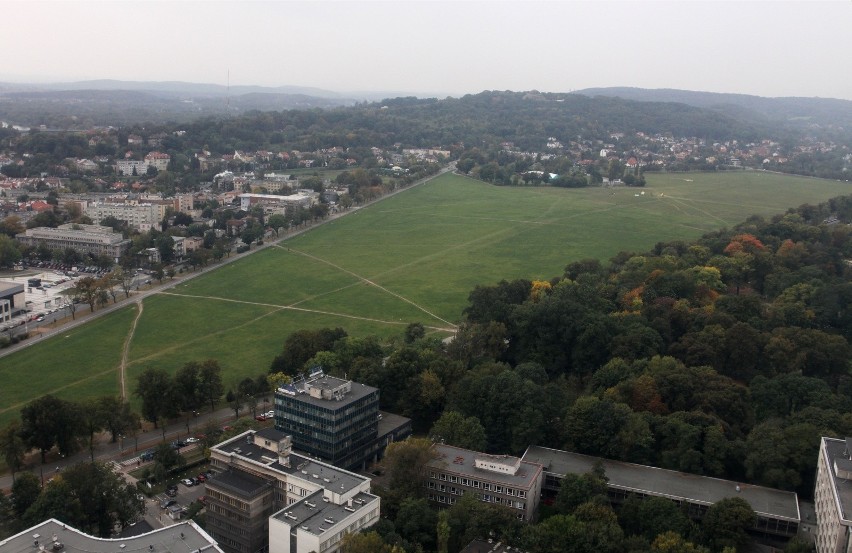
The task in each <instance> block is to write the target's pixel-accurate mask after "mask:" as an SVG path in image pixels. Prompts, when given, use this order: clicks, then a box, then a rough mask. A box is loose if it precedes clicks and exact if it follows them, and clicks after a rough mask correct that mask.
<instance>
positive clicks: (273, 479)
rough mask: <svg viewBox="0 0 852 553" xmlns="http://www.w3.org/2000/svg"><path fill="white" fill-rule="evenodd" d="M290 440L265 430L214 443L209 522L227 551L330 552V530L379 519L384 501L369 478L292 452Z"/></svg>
mask: <svg viewBox="0 0 852 553" xmlns="http://www.w3.org/2000/svg"><path fill="white" fill-rule="evenodd" d="M292 445H293V441H292V439H291V437H290V436H288V435H286V434H284V433H282V432H280V431H278V430H275V429H273V428H269V429H265V430H260V431H257V432H256V431H253V430H250V431H247V432H244V433H243V434H240V435H239V436H236V437H234V438H232V439H230V440H227V441H225V442H222V443H220V444H218V445H216V446H214V447H213V448H211V453H210V464H211V468H212V469H213V470H214V472H216V475H215V476H214V477H213V478H212V479H210V480H208V481H207V483H206V486H207V490H206V493H207V497H208V507H207V527H208V529H209V531H210V533H211V534H212V535H213V537H214V538H215V539H216V540H217V542H218V543H219V544H220V546H221V547H222V549H224V550H225V551H226V552H227V553H256V552H258V551H261V552H262V551H267V550H270V551H272V550H273V549H274V550H275V551H276V552H282V551H283V552H287V553H290V552H293V553H296V552H302V551H305V552H307V551H316V552H317V553H330V552H333V551H335V550H336V549H337V547H338V545H339V543H338V542H339V539H338V540H337V541H335V540H332V539H331V538H332V537H333V536H335V535H337V534H339V533H340V532H343V531H345V530H346V529H352V528H363V527H366V526H369V525H371V524H373V523H374V522H376V521H377V520H378V510H379V506H380V502H381V500H380V499H379V497H377V496H375V495H372V494H371V493H370V479H369V478H366V477H364V476H360V475H358V474H355V473H352V472H349V471H346V470H343V469H340V468H337V467H334V466H332V465H330V464H328V463H323V462H321V461H317V460H314V459H311V458H310V457H307V456H303V455H299V454H296V453H293V451H292ZM270 517H272V518H270ZM294 517H295V518H294ZM326 519H328V520H331V521H332V522H326ZM297 523H298V524H297ZM305 527H307V528H305ZM282 540H283V542H282ZM317 546H319V547H320V549H317Z"/></svg>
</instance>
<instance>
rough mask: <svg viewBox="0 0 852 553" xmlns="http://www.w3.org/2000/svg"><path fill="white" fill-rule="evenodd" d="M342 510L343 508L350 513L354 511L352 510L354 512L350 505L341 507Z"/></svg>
mask: <svg viewBox="0 0 852 553" xmlns="http://www.w3.org/2000/svg"><path fill="white" fill-rule="evenodd" d="M343 510H344V511H349V512H350V513H354V512H355V509H353V508H352V507H344V508H343Z"/></svg>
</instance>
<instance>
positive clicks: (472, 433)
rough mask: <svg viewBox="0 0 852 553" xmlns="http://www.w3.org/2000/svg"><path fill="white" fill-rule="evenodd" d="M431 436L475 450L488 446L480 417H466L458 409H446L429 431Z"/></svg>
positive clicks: (448, 443) (449, 443)
mask: <svg viewBox="0 0 852 553" xmlns="http://www.w3.org/2000/svg"><path fill="white" fill-rule="evenodd" d="M429 437H430V438H432V439H433V440H435V441H439V442H441V443H445V444H447V445H452V446H456V447H461V448H464V449H470V450H473V451H483V450H484V449H485V446H486V439H485V429H484V428H483V427H482V424H481V423H480V422H479V419H478V418H476V417H465V416H464V415H462V414H461V413H459V412H457V411H444V413H443V414H442V415H441V418H439V419H438V420H437V421H436V422H435V424H434V425H433V426H432V430H430V431H429Z"/></svg>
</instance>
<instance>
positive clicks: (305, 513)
mask: <svg viewBox="0 0 852 553" xmlns="http://www.w3.org/2000/svg"><path fill="white" fill-rule="evenodd" d="M378 501H379V498H378V497H377V496H375V495H373V494H369V493H364V492H359V493H357V494H356V495H355V496H354V497H353V498H352V505H351V506H349V505H346V504H343V505H335V504H334V503H331V502H326V501H323V491H322V490H319V491H316V492H314V493H312V494H311V495H309V496H307V497H306V498H304V499H302V500H300V501H298V502H296V503H293V504H292V505H290V506H288V507H286V508H284V509H282V510H280V511H279V512H277V513H275V514H274V515H272V516H273V517H274V518H275V519H277V520H280V521H282V522H286V523H287V524H289V525H290V526H294V527H295V526H298V527H299V528H301V529H302V530H304V531H306V532H310V533H311V534H314V535H320V534H322V533H323V532H325V531H326V530H328V529H329V528H330V527H331V526H332V525H333V524H335V523H338V522H340V521H342V520H344V519H346V518H349V517H355V518H360V517H363V516H364V515H365V514H366V513H368V512H369V511H370V509H374V508H375V507H376V506H377V505H378ZM329 521H332V522H329Z"/></svg>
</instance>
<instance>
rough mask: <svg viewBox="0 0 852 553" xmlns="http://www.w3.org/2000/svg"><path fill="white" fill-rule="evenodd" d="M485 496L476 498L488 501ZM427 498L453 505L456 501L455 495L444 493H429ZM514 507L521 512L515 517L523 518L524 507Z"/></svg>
mask: <svg viewBox="0 0 852 553" xmlns="http://www.w3.org/2000/svg"><path fill="white" fill-rule="evenodd" d="M477 495H478V494H477ZM485 497H488V496H484V497H482V498H479V497H477V499H480V500H481V501H488V500H486V499H485ZM429 500H430V501H435V502H436V503H444V504H446V505H455V503H456V498H455V497H447V496H444V495H437V494H431V493H430V494H429ZM519 504H520V503H519ZM509 506H510V507H511V506H512V505H509ZM516 508H517V509H521V511H522V512H520V513H516V514H515V518H517V519H519V520H523V519H524V513H523V509H524V507H516Z"/></svg>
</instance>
